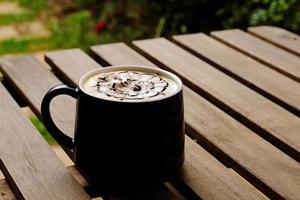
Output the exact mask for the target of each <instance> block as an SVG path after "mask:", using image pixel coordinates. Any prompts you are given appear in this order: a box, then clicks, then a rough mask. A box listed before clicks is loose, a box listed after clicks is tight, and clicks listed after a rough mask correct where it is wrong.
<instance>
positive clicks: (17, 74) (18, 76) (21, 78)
mask: <svg viewBox="0 0 300 200" xmlns="http://www.w3.org/2000/svg"><path fill="white" fill-rule="evenodd" d="M80 53H82V52H80ZM82 54H83V53H82ZM76 56H77V58H79V59H80V60H81V59H83V58H82V57H81V56H80V55H76ZM22 59H23V60H24V61H22ZM87 64H88V63H87ZM1 65H2V69H3V70H5V71H4V74H5V75H6V77H7V78H9V80H10V81H11V83H12V84H13V85H14V86H15V87H16V88H17V89H18V90H19V91H20V93H22V95H23V96H25V97H26V99H27V100H28V101H29V102H30V101H32V100H31V99H37V100H36V102H35V103H34V104H33V103H32V104H30V106H31V107H32V108H33V109H35V110H36V111H37V112H38V114H40V111H39V107H37V106H39V105H40V103H41V100H42V98H39V97H40V96H41V97H42V96H43V95H44V94H45V93H46V92H47V91H45V92H44V94H43V91H44V90H46V89H45V88H51V87H53V86H54V85H56V84H60V83H61V82H60V81H59V80H58V79H57V78H56V77H55V76H54V75H53V74H52V73H51V72H50V71H48V70H46V68H44V67H43V66H42V64H41V63H40V62H39V61H38V60H37V59H36V58H33V57H30V56H25V57H16V58H15V57H14V58H9V59H5V60H1ZM97 65H98V64H97ZM84 66H87V65H84ZM21 67H23V68H26V69H27V70H28V71H29V72H32V71H34V72H36V74H37V75H34V76H32V73H28V72H27V71H26V70H20V69H19V68H21ZM48 80H49V82H48ZM24 85H25V87H24ZM28 88H30V90H29V89H28ZM32 90H33V91H36V92H35V93H34V92H32ZM69 100H70V99H67V98H60V99H58V100H57V104H58V105H60V106H61V107H59V106H57V107H52V108H51V109H52V110H53V112H55V111H56V114H57V115H54V117H53V118H55V117H58V118H59V119H63V120H64V122H63V123H62V122H61V123H62V125H63V126H64V127H65V128H66V129H67V130H70V129H72V127H73V126H74V123H73V117H74V116H72V117H71V116H69V115H67V116H66V114H65V112H66V111H68V112H70V111H72V110H75V105H73V104H72V103H70V101H69ZM73 113H74V112H73ZM74 115H75V113H74ZM163 191H165V190H161V191H157V199H165V197H166V196H169V198H168V199H174V196H175V194H174V195H172V196H171V195H170V194H167V193H163ZM107 195H113V194H109V193H107Z"/></svg>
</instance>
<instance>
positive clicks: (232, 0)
mask: <svg viewBox="0 0 300 200" xmlns="http://www.w3.org/2000/svg"><path fill="white" fill-rule="evenodd" d="M262 24H268V25H275V26H280V27H284V28H285V29H288V30H291V31H293V32H296V33H300V0H226V1H224V0H223V1H222V0H0V56H1V55H5V54H14V53H27V52H33V51H42V50H50V49H57V48H72V47H79V48H82V49H83V50H87V49H88V47H89V46H90V45H92V44H99V43H111V42H119V41H123V42H129V41H132V40H135V39H142V38H153V37H160V36H165V37H168V36H170V35H174V34H185V33H194V32H205V33H208V32H209V31H211V30H218V29H228V28H241V29H245V28H246V27H248V26H255V25H262Z"/></svg>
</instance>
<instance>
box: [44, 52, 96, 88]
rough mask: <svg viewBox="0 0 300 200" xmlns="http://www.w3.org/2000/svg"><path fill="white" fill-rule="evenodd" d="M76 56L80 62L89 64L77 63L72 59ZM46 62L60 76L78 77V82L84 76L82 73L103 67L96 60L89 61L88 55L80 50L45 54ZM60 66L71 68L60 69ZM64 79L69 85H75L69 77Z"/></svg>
mask: <svg viewBox="0 0 300 200" xmlns="http://www.w3.org/2000/svg"><path fill="white" fill-rule="evenodd" d="M74 56H76V57H77V58H78V60H87V61H88V62H86V63H85V65H82V64H81V63H79V62H76V61H74V60H73V59H72V58H73V57H74ZM54 58H55V59H54ZM45 60H46V62H47V63H48V64H49V65H50V66H51V67H52V68H53V69H55V71H56V72H57V73H59V74H60V75H64V74H71V75H72V76H77V77H76V80H78V81H79V78H80V77H81V75H82V74H81V72H82V71H90V70H92V69H95V68H97V67H101V66H99V64H98V63H97V62H95V61H94V60H90V59H88V55H87V54H85V53H83V52H82V51H81V50H80V49H68V50H61V51H53V52H47V53H46V54H45ZM60 64H63V65H68V66H69V67H68V68H58V67H57V66H58V65H60ZM63 79H64V80H65V82H66V83H68V84H74V83H73V82H72V80H69V79H68V77H67V76H65V77H63ZM77 83H78V82H75V84H77Z"/></svg>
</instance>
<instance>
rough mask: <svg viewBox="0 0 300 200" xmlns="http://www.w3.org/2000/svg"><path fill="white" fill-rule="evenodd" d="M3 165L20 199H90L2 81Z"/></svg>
mask: <svg viewBox="0 0 300 200" xmlns="http://www.w3.org/2000/svg"><path fill="white" fill-rule="evenodd" d="M0 96H1V101H0V111H1V112H0V137H1V140H0V168H1V170H2V172H3V174H4V175H5V177H6V180H7V181H8V183H9V184H10V186H11V187H12V189H13V191H14V193H15V195H16V196H17V198H18V199H38V200H40V199H73V200H74V199H89V197H88V195H87V194H86V193H85V192H84V190H83V189H82V188H81V187H80V185H79V184H78V183H77V182H76V181H75V179H74V178H73V177H72V176H71V175H70V174H69V173H68V171H67V170H66V168H65V166H64V165H63V163H62V162H61V161H60V160H59V159H58V158H57V157H56V155H55V154H54V152H53V151H52V150H51V149H50V147H49V146H48V144H47V143H46V141H45V140H44V139H43V138H42V136H41V135H40V134H39V133H38V132H37V130H36V129H35V128H34V127H33V126H32V124H31V122H30V121H29V120H28V119H27V117H26V116H25V115H24V114H23V113H22V112H21V110H20V109H19V108H18V105H17V104H16V103H15V102H14V100H13V99H12V97H10V96H9V94H8V93H7V91H6V90H5V88H4V87H3V85H2V84H0Z"/></svg>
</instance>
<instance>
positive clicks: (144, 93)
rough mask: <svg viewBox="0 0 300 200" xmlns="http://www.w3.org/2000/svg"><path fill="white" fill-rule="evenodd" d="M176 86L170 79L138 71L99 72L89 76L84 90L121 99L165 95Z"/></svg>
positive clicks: (138, 98)
mask: <svg viewBox="0 0 300 200" xmlns="http://www.w3.org/2000/svg"><path fill="white" fill-rule="evenodd" d="M170 84H171V85H170ZM176 88H177V87H176V83H175V82H174V81H172V80H171V79H168V78H166V77H164V76H160V75H159V74H155V73H146V72H140V71H112V72H108V73H101V74H98V75H95V76H93V77H91V78H89V79H88V80H87V82H86V84H85V90H86V91H87V92H89V93H92V94H93V95H95V96H99V97H101V96H102V97H103V96H106V97H108V98H114V99H118V100H121V101H122V100H124V99H126V100H143V99H149V98H154V97H160V96H165V95H166V94H167V93H169V92H172V91H175V90H176Z"/></svg>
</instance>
